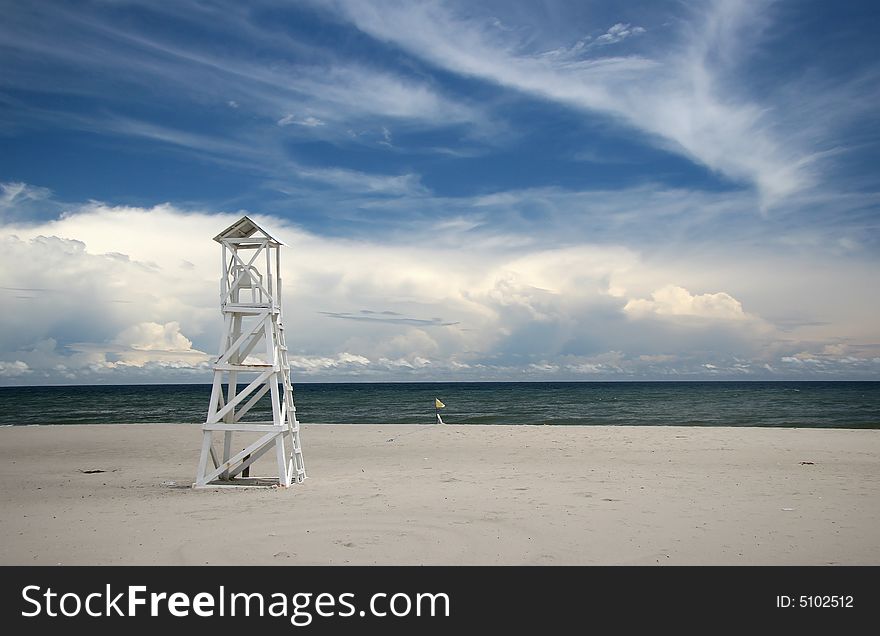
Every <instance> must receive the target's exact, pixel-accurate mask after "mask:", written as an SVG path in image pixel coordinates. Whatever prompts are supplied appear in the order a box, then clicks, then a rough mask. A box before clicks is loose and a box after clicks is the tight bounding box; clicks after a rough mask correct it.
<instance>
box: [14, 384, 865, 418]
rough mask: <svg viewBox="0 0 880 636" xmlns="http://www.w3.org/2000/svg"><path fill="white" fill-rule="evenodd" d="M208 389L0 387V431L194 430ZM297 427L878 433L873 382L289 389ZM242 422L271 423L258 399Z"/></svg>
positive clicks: (173, 386)
mask: <svg viewBox="0 0 880 636" xmlns="http://www.w3.org/2000/svg"><path fill="white" fill-rule="evenodd" d="M210 393H211V387H210V385H198V384H168V385H126V386H63V387H61V386H53V387H0V425H13V426H15V425H33V424H130V423H140V422H171V423H199V422H203V421H204V419H205V414H206V412H207V408H208V400H209V397H210ZM294 396H295V401H296V407H297V417H298V419H299V421H300V422H303V423H307V424H313V423H315V424H317V423H339V424H433V423H434V422H435V421H436V416H435V410H434V399H435V398H439V399H440V400H441V401H442V402H443V403H444V404H445V405H446V408H444V409H443V410H442V411H441V416H442V418H443V420H444V422H446V423H447V424H514V425H522V424H531V425H545V424H560V425H588V426H589V425H633V426H659V425H685V426H783V427H810V428H817V427H822V428H880V382H456V383H372V384H364V383H360V384H358V383H350V384H329V383H328V384H318V383H302V384H295V386H294ZM246 419H250V420H255V419H271V415H270V410H269V405H268V398H264V399H263V400H262V401H261V403H260V404H259V405H258V407H257V408H254V409H253V410H252V411H251V413H249V414H248V416H247V417H246Z"/></svg>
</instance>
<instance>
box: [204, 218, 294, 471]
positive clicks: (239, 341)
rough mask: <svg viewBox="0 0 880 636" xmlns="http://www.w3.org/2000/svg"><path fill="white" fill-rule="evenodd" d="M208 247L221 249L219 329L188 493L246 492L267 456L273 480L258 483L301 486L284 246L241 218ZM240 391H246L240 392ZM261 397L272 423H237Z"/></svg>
mask: <svg viewBox="0 0 880 636" xmlns="http://www.w3.org/2000/svg"><path fill="white" fill-rule="evenodd" d="M214 240H215V241H217V242H218V243H220V245H221V246H222V250H223V261H222V262H223V269H222V273H221V277H220V310H221V312H222V314H223V319H224V329H223V337H222V338H221V340H220V353H219V354H218V356H217V359H216V360H215V361H214V384H213V387H212V389H211V401H210V404H209V405H208V417H207V419H206V420H205V424H204V426H203V427H202V430H203V436H204V437H203V441H202V452H201V455H200V457H199V467H198V473H197V474H196V482H195V483H194V484H193V487H195V488H206V487H210V488H215V487H218V486H240V485H250V484H252V483H253V482H254V481H255V480H253V479H242V478H244V477H248V478H250V467H251V464H253V463H254V462H255V461H257V460H258V459H259V458H260V457H262V456H263V455H265V454H266V453H269V452H270V451H272V450H274V451H275V453H274V455H275V457H274V459H275V462H274V464H275V469H274V470H273V473H274V474H276V475H277V481H272V482H265V481H263V482H262V483H263V484H264V485H274V484H276V483H277V485H280V486H285V487H286V486H290V485H291V483H293V482H297V483H301V482H302V481H303V480H304V479H305V478H306V470H305V464H304V463H303V457H302V447H301V445H300V439H299V422H298V421H297V419H296V407H295V406H294V404H293V387H292V386H291V383H290V364H289V361H288V357H287V347H286V345H285V339H284V324H283V321H282V311H281V247H282V246H283V245H284V243H282V242H281V241H279V240H278V239H276V238H275V237H273V236H272V235H271V234H269V232H267V231H266V230H264V229H263V228H261V227H260V226H259V225H257V224H256V223H254V222H253V221H252V220H251V219H249V218H248V217H246V216H244V217H242V218H241V219H239V220H238V221H236V222H235V223H233V224H232V225H230V226H229V227H228V228H226V229H225V230H224V231H223V232H221V233H220V234H218V235H217V236H215V237H214ZM240 384H246V386H244V387H242V388H240V387H239V385H240ZM279 385H280V388H279ZM267 394H268V402H269V406H271V412H272V419H271V420H263V421H252V418H247V419H245V415H247V413H248V412H249V411H251V409H252V408H253V407H254V406H255V405H256V404H257V403H258V402H261V400H262V403H261V406H262V405H264V404H266V400H265V399H263V398H264V397H266V396H267ZM215 434H217V436H218V438H219V437H222V449H217V448H215V446H214V441H215V440H214V436H215ZM220 434H222V435H220ZM233 434H238V435H237V436H238V437H244V438H245V440H246V441H245V442H244V443H241V442H240V443H238V444H237V445H236V448H241V450H238V451H237V452H235V454H232V453H233ZM218 441H219V440H218ZM256 481H257V483H258V484H259V483H260V482H259V480H256Z"/></svg>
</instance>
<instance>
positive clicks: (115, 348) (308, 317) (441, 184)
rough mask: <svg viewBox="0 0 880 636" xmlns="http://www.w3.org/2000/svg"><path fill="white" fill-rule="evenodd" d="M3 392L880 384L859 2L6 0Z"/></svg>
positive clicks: (872, 132) (879, 212)
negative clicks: (280, 313) (260, 230)
mask: <svg viewBox="0 0 880 636" xmlns="http://www.w3.org/2000/svg"><path fill="white" fill-rule="evenodd" d="M0 11H2V15H3V19H2V20H0V246H2V249H0V303H2V307H3V311H2V312H0V384H2V385H43V384H126V383H159V382H204V383H207V382H209V381H210V379H211V370H210V369H211V366H210V365H211V359H212V356H215V355H216V348H217V343H218V341H219V338H220V332H221V327H222V320H221V315H220V312H219V296H218V286H219V282H218V281H219V276H220V262H219V261H220V258H219V246H218V245H217V244H216V243H214V242H213V241H212V240H211V239H212V237H213V236H214V235H216V234H217V233H218V232H219V231H221V230H222V229H224V228H225V227H226V226H228V225H229V224H230V223H232V222H233V221H235V220H236V219H238V218H239V217H240V216H242V215H243V214H248V215H250V216H251V217H252V218H254V219H255V220H256V221H257V222H258V223H260V224H262V225H264V226H265V227H266V228H267V229H269V230H270V231H271V232H273V234H275V235H277V236H279V237H281V238H282V239H283V240H285V241H286V243H287V244H288V245H289V247H288V248H287V249H286V250H285V254H284V263H285V265H284V273H283V278H284V286H285V293H284V298H285V320H286V322H287V324H288V325H290V327H289V330H288V331H287V333H288V334H289V335H288V346H289V347H290V351H291V356H292V358H291V364H292V374H293V379H294V382H295V383H296V382H320V381H457V380H461V381H472V380H523V381H545V380H546V381H563V380H575V381H604V380H860V379H862V380H880V320H878V318H877V317H878V315H880V294H878V283H877V280H878V274H880V267H878V266H880V249H878V248H880V170H878V169H877V168H878V165H880V109H878V108H877V104H878V103H880V46H878V44H877V40H876V33H877V32H878V30H880V11H878V10H877V8H876V7H875V5H874V3H872V2H857V1H843V2H835V3H830V2H816V1H810V0H791V1H778V2H771V1H762V0H755V1H746V0H735V1H734V0H717V1H706V2H683V1H675V2H663V1H653V0H652V1H650V2H637V1H636V2H625V3H621V2H610V1H591V0H581V1H577V2H575V1H568V2H564V1H555V0H544V1H540V2H539V1H534V0H528V1H517V0H506V1H503V2H502V1H499V2H494V1H486V2H473V1H470V2H457V1H454V0H449V1H441V0H436V1H428V2H422V1H418V0H416V1H406V2H404V1H393V0H389V1H386V0H326V1H325V0H314V1H312V0H303V1H299V2H281V1H261V0H257V1H254V2H247V3H242V2H232V1H230V2H225V1H216V2H215V1H207V0H205V1H199V2H187V1H179V2H153V1H149V2H148V1H146V0H144V1H139V0H132V1H126V0H112V1H111V0H95V1H91V2H90V1H82V2H63V1H57V2H44V1H35V2H27V3H22V2H12V1H6V0H0Z"/></svg>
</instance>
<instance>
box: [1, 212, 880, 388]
mask: <svg viewBox="0 0 880 636" xmlns="http://www.w3.org/2000/svg"><path fill="white" fill-rule="evenodd" d="M238 216H239V214H238V213H224V214H214V213H208V212H194V211H182V210H180V209H178V208H176V207H174V206H171V205H160V206H155V207H153V208H136V207H124V206H108V205H104V204H100V203H88V204H85V205H81V206H78V207H76V208H72V209H71V210H70V212H69V213H68V214H66V215H65V216H64V217H62V218H58V219H55V220H53V221H48V222H42V223H31V224H17V225H12V224H7V225H5V226H2V227H0V242H2V245H0V247H2V249H0V297H2V301H3V304H4V307H8V308H9V310H7V311H4V312H2V313H0V361H2V364H3V366H2V377H3V381H4V382H8V383H14V382H37V383H40V382H94V381H119V382H126V381H200V382H206V381H209V379H210V359H211V355H212V354H213V353H214V350H215V348H216V346H217V342H218V341H219V335H220V330H221V327H222V318H221V315H220V312H219V308H218V302H219V301H218V277H219V264H218V262H217V261H218V249H217V245H216V243H214V242H213V241H211V240H210V238H211V237H212V236H214V235H215V234H216V233H217V231H218V229H222V228H223V227H226V226H227V225H229V224H230V223H232V222H233V221H235V220H236V219H237V218H238ZM254 218H255V220H257V222H258V223H259V222H262V223H265V224H266V226H267V227H269V228H270V229H272V230H273V232H274V233H275V234H277V235H279V236H280V237H281V238H283V239H284V240H285V241H286V242H287V243H288V244H289V245H290V246H291V247H290V248H289V249H288V250H285V253H284V256H283V272H282V274H283V279H284V283H285V304H286V314H285V319H286V321H287V323H288V325H289V331H288V333H289V339H288V345H289V347H290V354H291V360H292V365H293V368H294V375H295V377H303V378H305V377H308V378H309V379H313V380H332V379H337V380H343V379H375V380H388V379H435V380H442V379H458V380H461V379H476V380H480V379H485V380H492V379H496V380H497V379H528V378H538V377H541V378H553V379H578V378H580V379H594V378H606V377H607V378H621V377H629V378H638V377H654V378H656V377H701V376H705V375H706V374H708V373H709V372H712V373H713V374H714V375H718V376H719V377H728V376H730V377H732V376H734V375H736V376H737V377H738V376H740V375H751V377H760V376H756V374H760V373H763V374H765V375H766V374H768V373H772V372H773V371H769V370H768V367H769V368H771V369H779V370H782V371H780V372H785V370H788V369H793V368H795V367H798V368H800V367H809V366H811V365H813V363H806V362H804V363H803V364H798V363H795V362H790V361H788V360H783V359H784V358H791V359H794V360H806V359H807V357H805V356H801V355H800V354H801V353H806V354H809V355H808V357H809V359H815V360H820V361H822V365H821V366H816V365H813V366H815V367H816V369H817V371H816V373H821V372H823V371H822V370H823V369H824V370H825V371H828V372H829V373H830V372H831V371H830V370H831V369H838V368H843V367H846V368H848V369H853V370H854V372H857V373H869V372H870V369H871V368H873V367H872V365H874V366H876V365H875V363H874V362H871V360H873V359H876V358H878V356H880V351H877V350H874V349H870V348H869V347H868V348H864V347H867V344H869V343H871V342H874V341H876V329H873V328H872V327H871V325H872V324H873V323H872V322H871V320H870V319H868V320H867V321H865V322H863V323H853V324H854V325H855V324H862V326H861V327H859V328H856V327H847V330H848V333H849V334H851V336H850V338H849V339H846V340H843V339H841V338H839V337H838V338H833V339H831V338H830V334H833V333H834V332H835V330H836V329H838V327H837V325H839V324H842V323H840V321H841V320H850V321H852V320H856V318H857V317H858V316H859V315H861V314H860V313H857V314H855V316H856V318H853V317H852V315H850V314H847V313H846V312H845V311H844V310H841V311H842V312H843V313H841V314H840V317H839V318H838V317H835V316H821V317H823V318H825V320H818V321H817V320H806V319H804V317H801V323H802V324H803V326H794V327H792V326H787V327H786V330H785V331H782V330H780V329H778V328H775V327H774V326H773V324H772V322H771V321H768V320H767V319H765V318H761V317H760V316H761V315H762V314H763V312H762V310H761V306H763V307H764V308H768V307H770V308H772V307H774V306H775V305H774V304H773V302H775V299H776V298H778V296H779V294H778V293H775V294H774V293H773V287H768V288H767V294H768V296H767V298H769V299H770V300H768V299H767V298H765V299H763V300H762V301H761V303H762V305H761V306H758V305H756V304H755V301H750V302H747V301H746V300H744V299H741V298H740V297H739V295H736V296H734V295H733V294H731V293H727V292H716V291H712V292H708V293H705V292H704V293H699V292H692V291H690V290H694V289H696V290H704V289H713V287H714V289H719V287H720V288H721V289H724V288H725V286H723V284H722V282H719V281H726V282H727V283H730V284H732V283H733V282H735V281H736V279H730V278H729V277H728V278H724V277H720V274H719V272H721V271H723V270H714V271H713V270H712V269H711V268H709V267H706V266H705V265H703V264H700V263H698V262H696V261H691V262H690V264H688V263H685V264H683V268H682V270H681V271H675V270H674V269H670V267H669V266H666V267H658V266H657V264H656V263H655V262H650V261H648V260H646V258H645V255H644V254H642V253H641V252H640V251H638V250H635V249H633V248H628V247H623V246H620V245H613V244H598V243H589V242H583V241H576V242H574V243H573V244H569V245H566V246H564V247H547V246H545V245H541V244H533V243H530V242H529V241H521V240H519V239H520V238H521V237H513V238H514V239H516V240H507V238H505V237H504V235H500V234H492V227H491V224H486V225H485V226H483V225H480V226H479V229H478V228H477V227H476V226H466V228H465V229H464V231H463V228H462V227H460V225H461V224H451V225H449V226H448V227H442V226H440V225H438V224H437V223H434V222H429V223H426V224H425V225H424V227H423V228H422V229H421V230H413V232H414V233H412V234H409V235H401V236H398V237H395V239H396V240H388V239H386V240H383V241H379V240H367V239H363V240H353V239H346V238H339V237H330V236H321V235H317V234H314V233H311V232H307V231H305V230H304V229H302V228H300V227H297V226H296V225H293V224H292V223H291V222H290V221H286V220H283V219H280V218H277V217H269V216H261V215H254ZM419 232H421V233H419ZM447 234H448V237H447ZM718 258H719V255H718V254H717V253H713V255H712V259H713V261H717V260H718ZM739 261H741V258H739V256H738V255H733V256H732V257H731V259H730V260H729V261H726V262H727V266H728V267H732V266H733V265H731V263H733V264H736V263H738V262H739ZM754 266H755V267H758V265H757V264H754ZM741 267H742V266H741ZM794 270H796V271H793V273H792V277H793V278H791V279H786V280H787V282H788V287H787V288H788V289H792V290H797V286H796V285H793V284H792V283H791V281H799V280H800V279H799V278H797V277H798V276H799V275H800V271H801V270H800V269H798V268H794ZM741 272H742V276H743V277H744V279H748V280H754V279H756V278H758V277H760V276H759V274H758V273H756V272H753V271H750V270H749V269H748V268H745V269H742V270H741ZM832 274H833V273H832V272H829V273H828V276H829V279H828V281H826V282H821V284H822V286H823V288H824V287H828V288H829V289H833V290H835V291H836V292H841V293H842V291H843V290H841V289H840V287H839V285H838V286H837V287H835V286H834V285H833V284H832V283H833V280H834V278H836V277H839V274H838V275H832ZM725 276H728V275H727V274H725ZM765 278H766V276H765ZM669 280H678V281H682V285H680V286H675V285H669V284H668V283H667V282H666V281H669ZM713 281H714V282H713ZM808 283H809V284H808ZM816 284H817V279H816V278H815V277H814V278H813V279H812V280H811V281H803V285H804V288H803V290H802V291H797V294H796V295H794V296H790V297H789V298H788V299H787V300H786V302H785V303H783V304H782V305H780V306H782V307H786V308H788V309H789V310H791V308H792V306H793V301H794V300H796V299H799V298H801V297H803V298H807V299H810V298H814V297H815V290H816ZM728 288H730V287H728ZM754 289H755V290H757V292H760V289H761V288H760V287H754ZM758 298H759V299H760V298H761V297H760V294H759V296H758ZM841 298H843V297H841ZM771 301H772V302H771ZM863 301H864V302H865V303H866V304H865V305H864V307H863V308H861V309H858V312H862V313H863V314H864V315H865V316H873V315H875V308H874V307H873V305H871V304H870V302H868V301H869V299H867V298H864V299H863ZM798 302H801V301H798ZM827 304H828V303H824V305H827ZM744 305H745V306H748V307H749V309H750V310H749V311H748V312H746V311H745V309H744ZM836 306H840V307H844V306H845V305H840V304H839V303H838V304H836ZM817 307H819V306H818V305H817ZM363 308H371V309H363ZM694 321H699V325H700V329H693V328H692V327H693V324H694ZM801 323H799V324H801ZM817 323H821V324H818V325H817ZM872 338H874V340H872ZM851 359H857V360H859V361H860V362H859V363H858V364H855V363H852V362H848V360H851ZM706 365H712V367H711V368H710V367H707V366H706ZM811 373H812V372H811Z"/></svg>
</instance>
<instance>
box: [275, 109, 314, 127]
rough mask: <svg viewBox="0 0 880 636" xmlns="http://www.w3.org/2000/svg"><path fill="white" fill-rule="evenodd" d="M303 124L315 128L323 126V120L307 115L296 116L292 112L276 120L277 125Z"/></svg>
mask: <svg viewBox="0 0 880 636" xmlns="http://www.w3.org/2000/svg"><path fill="white" fill-rule="evenodd" d="M293 124H295V125H297V126H305V127H306V128H315V127H316V126H323V125H324V122H323V121H321V120H320V119H318V118H317V117H312V116H311V115H308V116H307V117H303V118H297V117H296V115H294V114H292V113H291V114H289V115H285V116H284V117H282V118H281V119H279V120H278V125H279V126H290V125H293Z"/></svg>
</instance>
